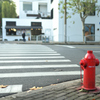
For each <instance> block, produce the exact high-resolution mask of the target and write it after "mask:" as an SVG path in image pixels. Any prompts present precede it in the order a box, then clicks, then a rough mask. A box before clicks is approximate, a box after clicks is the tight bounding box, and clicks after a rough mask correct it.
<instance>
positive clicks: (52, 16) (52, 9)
mask: <svg viewBox="0 0 100 100" xmlns="http://www.w3.org/2000/svg"><path fill="white" fill-rule="evenodd" d="M51 19H53V9H52V10H51Z"/></svg>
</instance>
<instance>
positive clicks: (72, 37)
mask: <svg viewBox="0 0 100 100" xmlns="http://www.w3.org/2000/svg"><path fill="white" fill-rule="evenodd" d="M59 1H60V0H59ZM63 1H64V0H63ZM97 4H99V5H100V0H98V3H97ZM69 13H70V14H71V16H72V17H71V18H69V19H67V27H66V28H67V32H66V36H67V42H83V35H82V22H81V19H80V15H79V14H75V15H72V11H71V10H69ZM96 14H97V12H96V13H95V16H89V17H87V18H86V21H85V24H95V41H100V24H99V22H100V17H98V16H97V15H96ZM62 15H63V14H61V13H59V31H58V34H59V36H61V37H62V38H59V39H60V40H59V41H63V39H64V18H62V19H61V18H60V17H61V16H62ZM63 16H64V15H63ZM99 16H100V14H99ZM73 21H75V23H74V24H73ZM97 28H99V31H97Z"/></svg>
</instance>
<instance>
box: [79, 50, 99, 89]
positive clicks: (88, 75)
mask: <svg viewBox="0 0 100 100" xmlns="http://www.w3.org/2000/svg"><path fill="white" fill-rule="evenodd" d="M80 65H81V69H82V70H84V77H83V86H82V88H83V89H85V90H96V87H95V66H98V65H99V60H98V59H96V58H95V56H94V54H93V51H91V50H89V51H87V54H86V55H85V57H84V59H82V60H81V61H80Z"/></svg>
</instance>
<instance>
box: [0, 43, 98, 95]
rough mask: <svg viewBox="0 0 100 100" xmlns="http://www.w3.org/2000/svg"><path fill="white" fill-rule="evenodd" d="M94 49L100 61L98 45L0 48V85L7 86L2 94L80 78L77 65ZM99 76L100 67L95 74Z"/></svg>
mask: <svg viewBox="0 0 100 100" xmlns="http://www.w3.org/2000/svg"><path fill="white" fill-rule="evenodd" d="M87 50H93V53H94V55H95V57H96V58H98V59H100V46H99V45H32V44H1V45H0V84H3V85H8V88H5V89H1V90H0V91H1V93H0V94H1V95H0V96H4V95H8V93H7V91H9V90H10V92H9V93H16V92H21V91H25V90H29V88H31V87H33V86H38V87H41V86H42V87H44V86H47V85H51V84H57V83H61V82H65V81H69V80H74V79H79V78H80V67H79V62H80V60H81V59H82V58H83V57H84V56H85V54H86V53H87ZM99 73H100V66H98V67H97V68H96V74H99Z"/></svg>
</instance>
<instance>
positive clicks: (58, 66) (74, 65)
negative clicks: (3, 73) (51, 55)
mask: <svg viewBox="0 0 100 100" xmlns="http://www.w3.org/2000/svg"><path fill="white" fill-rule="evenodd" d="M61 67H62V68H67V67H73V68H74V67H79V65H77V64H66V65H64V64H63V65H26V66H21V65H19V66H2V67H0V69H26V68H61Z"/></svg>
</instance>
